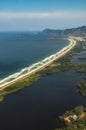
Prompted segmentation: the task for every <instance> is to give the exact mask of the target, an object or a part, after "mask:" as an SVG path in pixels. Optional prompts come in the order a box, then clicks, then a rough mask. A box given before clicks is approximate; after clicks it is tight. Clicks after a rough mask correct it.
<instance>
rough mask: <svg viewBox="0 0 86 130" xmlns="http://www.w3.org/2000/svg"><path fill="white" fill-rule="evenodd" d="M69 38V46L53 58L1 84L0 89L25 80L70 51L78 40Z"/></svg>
mask: <svg viewBox="0 0 86 130" xmlns="http://www.w3.org/2000/svg"><path fill="white" fill-rule="evenodd" d="M68 40H69V41H70V44H69V45H68V46H67V47H65V48H63V49H62V50H61V51H59V52H58V53H56V54H55V55H54V56H53V57H52V58H50V59H48V60H47V61H46V62H45V63H43V64H41V65H40V66H38V67H37V68H35V69H33V70H31V71H30V72H27V73H26V74H23V75H20V76H19V77H17V78H15V79H13V80H10V81H7V82H4V83H2V84H0V90H3V89H4V88H6V87H9V86H11V85H13V84H14V83H16V82H18V81H20V80H23V79H25V78H27V77H29V76H31V75H32V74H35V73H36V72H38V71H40V70H42V69H44V68H45V67H46V66H48V65H50V64H51V63H52V62H53V61H55V60H57V59H59V58H61V57H63V56H64V55H65V54H66V53H68V52H69V51H70V50H71V49H73V48H74V47H75V45H76V40H74V39H73V38H69V39H68Z"/></svg>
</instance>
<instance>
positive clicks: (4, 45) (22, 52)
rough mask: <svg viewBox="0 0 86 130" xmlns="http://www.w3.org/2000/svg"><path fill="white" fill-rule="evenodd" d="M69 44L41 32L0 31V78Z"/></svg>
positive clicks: (66, 41)
mask: <svg viewBox="0 0 86 130" xmlns="http://www.w3.org/2000/svg"><path fill="white" fill-rule="evenodd" d="M68 44H69V41H68V40H64V39H59V38H58V39H54V40H50V39H49V37H48V36H47V35H46V36H44V35H41V33H38V34H34V33H29V32H25V33H24V32H22V33H19V32H18V33H0V79H2V78H4V77H7V76H9V75H11V74H14V73H16V72H19V71H20V70H21V69H23V68H25V67H29V66H30V65H32V64H34V63H37V62H39V61H40V60H43V59H44V58H46V57H48V56H50V55H52V54H54V53H56V52H57V51H59V50H61V49H62V48H64V47H65V46H67V45H68Z"/></svg>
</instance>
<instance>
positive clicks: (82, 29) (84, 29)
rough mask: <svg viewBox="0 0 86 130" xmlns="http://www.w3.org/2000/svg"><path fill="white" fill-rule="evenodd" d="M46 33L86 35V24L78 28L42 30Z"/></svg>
mask: <svg viewBox="0 0 86 130" xmlns="http://www.w3.org/2000/svg"><path fill="white" fill-rule="evenodd" d="M42 32H43V33H44V34H49V35H56V36H70V35H72V36H83V37H86V26H81V27H77V28H70V29H63V30H60V29H57V30H54V29H48V28H47V29H45V30H43V31H42Z"/></svg>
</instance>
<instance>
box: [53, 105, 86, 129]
mask: <svg viewBox="0 0 86 130" xmlns="http://www.w3.org/2000/svg"><path fill="white" fill-rule="evenodd" d="M59 118H60V120H61V121H62V122H63V123H64V127H63V128H61V129H55V130H85V129H86V108H85V107H83V106H78V107H75V109H73V110H70V111H66V112H65V114H63V115H62V116H60V117H59Z"/></svg>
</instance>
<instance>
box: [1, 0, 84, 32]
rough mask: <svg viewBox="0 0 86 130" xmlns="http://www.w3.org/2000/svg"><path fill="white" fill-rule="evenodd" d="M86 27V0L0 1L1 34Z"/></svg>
mask: <svg viewBox="0 0 86 130" xmlns="http://www.w3.org/2000/svg"><path fill="white" fill-rule="evenodd" d="M83 25H86V0H0V31H28V30H43V29H45V28H51V29H63V28H71V27H78V26H83Z"/></svg>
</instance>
